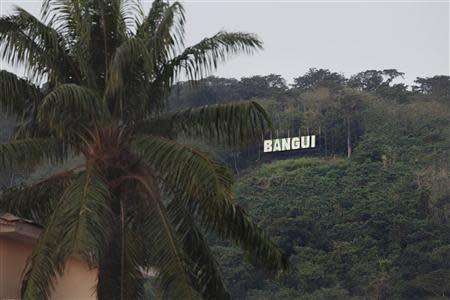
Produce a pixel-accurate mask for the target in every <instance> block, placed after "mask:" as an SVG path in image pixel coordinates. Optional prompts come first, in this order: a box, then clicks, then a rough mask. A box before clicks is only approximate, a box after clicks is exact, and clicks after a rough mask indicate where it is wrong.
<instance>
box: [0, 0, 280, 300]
mask: <svg viewBox="0 0 450 300" xmlns="http://www.w3.org/2000/svg"><path fill="white" fill-rule="evenodd" d="M184 22H185V19H184V15H183V7H182V5H181V4H180V3H178V2H175V3H172V4H170V3H167V2H166V1H160V0H156V1H154V2H153V4H152V7H151V9H150V11H149V12H148V14H146V15H145V14H144V13H142V9H141V6H140V4H139V3H138V2H136V0H46V1H44V3H43V6H42V17H41V19H38V18H36V17H34V16H32V15H31V14H30V13H28V12H27V11H25V10H23V9H21V8H18V7H17V8H15V12H14V13H13V14H11V15H9V16H4V17H1V18H0V44H1V46H2V47H1V56H2V58H3V60H4V61H6V62H8V63H10V64H12V65H18V66H21V67H23V68H25V70H26V72H27V79H22V78H18V77H17V76H16V75H14V74H12V73H9V72H7V71H1V72H0V108H1V109H2V110H4V111H5V112H6V113H7V114H9V115H14V116H16V117H17V120H18V125H17V128H16V129H15V132H14V135H13V138H12V140H11V142H10V143H7V144H1V145H0V163H1V164H2V165H3V166H24V167H32V166H36V165H37V164H39V163H42V162H46V161H47V162H52V163H62V162H65V161H67V160H69V159H71V158H73V157H81V158H82V162H83V163H82V164H81V165H79V166H77V167H75V168H72V169H69V170H65V171H64V172H62V173H59V174H55V175H53V176H51V177H49V178H46V179H44V180H42V181H40V182H35V183H33V184H30V185H26V186H20V187H15V188H12V189H9V190H6V191H4V192H3V194H2V195H1V201H0V211H8V212H11V213H14V214H16V215H19V216H22V217H26V218H30V219H32V220H34V221H35V222H37V223H39V224H42V225H43V226H44V228H45V230H44V231H43V233H42V235H41V236H40V239H39V241H38V243H37V245H36V246H35V248H34V251H33V253H32V254H31V256H30V258H29V260H28V264H27V268H26V271H25V272H24V277H23V284H22V289H21V296H22V298H23V299H45V298H48V297H49V296H50V295H51V291H52V288H53V282H54V280H53V279H54V278H55V277H56V276H57V275H58V274H59V275H61V274H62V273H63V271H64V266H65V261H66V260H67V258H68V257H69V256H72V255H77V256H78V257H82V258H83V259H84V260H85V261H86V262H88V263H89V264H90V266H92V267H97V268H98V284H97V297H98V298H99V299H139V298H142V297H144V276H143V274H144V273H145V272H147V271H148V270H150V269H151V270H154V271H156V272H157V274H158V282H157V286H158V287H159V292H160V293H161V296H162V298H165V299H167V298H169V299H201V298H204V299H227V298H229V294H228V292H227V291H226V289H225V287H224V285H223V283H222V279H221V275H220V272H219V270H218V267H217V262H216V261H215V259H214V257H213V256H212V255H211V252H210V250H209V248H208V245H207V243H206V241H205V237H204V235H203V230H205V229H206V230H212V231H214V232H216V233H217V234H218V235H219V236H221V237H222V238H226V239H230V240H232V241H234V242H235V243H237V244H238V245H239V246H240V247H242V248H243V250H244V251H245V252H246V253H247V254H248V255H249V257H250V258H251V261H252V262H253V263H255V264H256V265H257V266H262V267H263V268H265V269H266V270H267V271H269V272H272V273H274V274H278V273H279V272H280V271H283V270H285V269H286V267H287V260H286V258H285V256H284V255H283V253H281V252H280V251H279V250H278V248H277V247H276V246H275V245H274V244H273V243H272V242H271V241H270V240H269V239H268V237H267V236H266V235H265V234H264V233H263V231H262V230H261V229H260V228H258V227H257V226H256V225H255V224H254V223H252V221H251V220H250V219H249V217H248V215H247V214H246V212H245V211H244V210H243V209H242V208H241V207H240V206H238V205H237V204H236V203H234V202H233V192H232V185H233V176H232V174H231V173H230V171H229V170H228V169H227V167H225V166H224V165H223V164H221V163H220V162H218V161H216V160H214V159H213V158H212V157H210V156H209V155H208V154H207V153H205V152H203V151H201V150H199V149H196V148H195V147H194V146H192V145H189V144H182V143H180V142H179V140H180V139H179V137H180V136H183V137H189V138H193V139H206V140H209V141H213V142H215V143H218V144H223V145H227V146H230V147H236V146H239V145H242V144H244V143H247V142H249V141H251V140H252V139H253V138H254V137H256V136H260V134H261V133H262V132H263V131H264V130H265V128H266V127H267V126H268V125H269V124H268V118H267V115H266V114H265V112H264V110H263V109H262V108H261V107H260V106H259V105H258V104H256V103H254V102H240V103H232V104H226V105H216V106H208V107H202V108H198V109H189V110H185V111H179V112H176V113H170V112H168V111H167V109H165V107H166V102H167V100H166V99H167V95H168V93H169V92H170V89H171V87H172V86H173V84H174V82H175V81H176V80H177V78H179V76H180V75H181V74H184V76H187V78H189V79H190V80H192V81H193V82H195V80H198V79H200V78H202V77H204V76H205V75H207V74H209V73H210V72H211V71H213V70H215V69H216V67H217V66H218V64H220V63H222V62H224V61H225V60H227V59H228V58H229V57H231V56H232V55H234V54H239V53H252V52H254V51H256V50H258V49H259V48H261V42H260V41H259V40H258V39H257V38H256V37H255V36H254V35H252V34H248V33H241V32H238V33H228V32H219V33H217V34H216V35H214V36H212V37H210V38H205V39H203V40H202V41H200V42H199V43H198V44H196V45H194V46H191V47H187V48H184V46H183V35H184V31H183V26H184ZM177 138H178V139H177Z"/></svg>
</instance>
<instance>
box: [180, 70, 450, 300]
mask: <svg viewBox="0 0 450 300" xmlns="http://www.w3.org/2000/svg"><path fill="white" fill-rule="evenodd" d="M401 75H402V74H401V73H400V72H398V71H396V70H384V71H375V70H369V71H365V72H361V73H359V74H356V75H355V76H352V77H351V78H345V77H343V76H342V75H340V74H338V73H333V72H330V71H328V70H316V69H311V70H310V71H309V72H308V73H307V74H305V75H303V76H300V77H298V78H296V79H295V81H294V84H293V85H292V86H288V85H287V84H286V83H285V81H284V80H283V78H281V77H280V76H277V75H269V76H255V77H252V78H242V79H241V80H235V79H223V78H214V77H212V78H208V79H206V80H204V81H202V82H200V83H199V84H198V85H197V87H196V88H195V89H192V88H190V85H189V83H183V84H179V85H178V87H177V90H176V93H174V94H172V98H173V99H172V103H174V105H173V107H178V108H179V107H183V108H188V107H192V106H197V105H205V104H214V103H222V102H227V101H230V100H231V101H241V100H254V101H257V102H258V103H260V104H261V105H262V106H263V107H264V108H265V109H266V110H267V112H268V113H269V114H270V116H271V118H272V120H273V130H272V132H268V133H267V135H266V138H267V137H269V136H270V135H271V134H272V136H275V135H277V134H278V135H279V136H280V137H285V136H288V135H290V136H293V135H295V134H298V130H299V129H300V130H301V132H303V133H304V132H306V131H307V130H309V131H310V132H311V133H314V134H317V135H318V136H319V140H320V143H319V146H318V147H317V149H316V150H315V151H311V150H309V151H296V152H295V151H294V152H286V153H276V154H275V153H271V154H270V155H269V154H263V153H261V145H253V146H250V147H248V148H247V149H240V150H233V151H227V150H223V149H222V150H221V149H219V150H218V151H217V153H218V155H220V156H221V157H222V158H223V159H225V160H227V161H228V162H229V164H230V166H231V167H233V168H234V169H235V171H236V173H238V174H239V177H238V179H237V186H236V195H237V199H238V200H237V201H239V203H240V204H242V205H243V206H244V207H245V208H246V209H247V210H248V212H249V214H250V215H252V217H253V218H255V219H257V220H258V221H259V222H260V225H261V226H262V227H263V228H265V229H266V230H268V232H269V233H270V235H271V236H272V237H273V238H274V240H275V241H276V242H277V243H278V244H279V245H280V246H281V247H282V248H283V249H284V251H285V252H286V253H288V254H289V255H290V257H291V263H292V270H291V272H290V273H289V274H288V275H287V276H285V277H282V278H280V279H279V281H274V280H270V279H269V277H268V276H267V275H264V274H263V273H261V272H257V271H255V269H254V268H253V267H251V266H250V264H248V263H246V260H244V259H243V258H242V253H241V252H239V251H238V250H236V248H234V247H231V246H230V245H228V244H223V243H221V242H219V241H217V240H215V239H214V238H212V241H213V244H214V250H215V252H216V254H217V255H218V261H219V262H220V263H221V265H222V267H223V272H224V274H223V275H224V277H225V279H226V281H227V284H228V287H229V288H230V290H231V291H232V294H233V296H234V297H235V298H236V299H255V300H256V299H258V300H260V299H444V298H449V297H450V193H449V177H448V175H449V168H448V159H449V145H450V144H449V137H450V131H449V104H450V83H449V78H448V77H446V76H435V77H432V78H418V79H417V81H416V83H415V85H414V86H412V87H407V86H405V85H404V84H399V83H395V81H396V79H397V77H398V76H401ZM249 259H250V260H251V258H249Z"/></svg>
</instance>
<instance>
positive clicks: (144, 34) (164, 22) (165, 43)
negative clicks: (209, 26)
mask: <svg viewBox="0 0 450 300" xmlns="http://www.w3.org/2000/svg"><path fill="white" fill-rule="evenodd" d="M184 23H185V16H184V8H183V5H182V4H181V3H180V2H178V1H175V2H173V3H172V4H169V3H168V2H166V1H164V0H156V1H154V2H153V3H152V8H151V9H150V11H149V13H148V15H147V16H146V17H145V18H144V20H143V22H142V23H141V24H140V26H139V27H138V29H137V33H136V36H137V37H139V38H142V39H144V40H145V41H146V42H147V46H148V47H149V50H151V51H152V52H153V55H154V58H155V60H156V61H158V62H160V63H161V62H164V61H165V60H167V59H169V58H170V55H174V54H175V51H176V50H178V47H181V46H183V44H184Z"/></svg>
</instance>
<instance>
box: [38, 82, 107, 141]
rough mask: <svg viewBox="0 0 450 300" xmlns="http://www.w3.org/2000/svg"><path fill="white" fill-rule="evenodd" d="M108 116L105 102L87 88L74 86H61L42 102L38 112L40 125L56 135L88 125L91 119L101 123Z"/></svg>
mask: <svg viewBox="0 0 450 300" xmlns="http://www.w3.org/2000/svg"><path fill="white" fill-rule="evenodd" d="M108 116H109V111H108V109H107V107H106V104H105V102H104V101H103V100H102V98H100V97H99V96H98V94H97V93H96V92H95V91H94V90H91V89H89V88H86V87H83V86H79V85H76V84H62V85H59V86H58V87H56V88H55V89H54V90H53V91H52V92H50V93H49V94H48V95H47V96H45V97H44V99H43V100H42V104H41V105H40V106H39V110H38V116H37V117H38V120H39V122H40V123H41V124H44V125H46V126H48V127H49V128H52V129H54V130H56V131H57V132H58V133H60V134H61V133H62V131H68V129H70V128H72V129H74V128H73V127H74V126H75V129H76V128H78V129H79V128H80V127H79V125H80V124H84V126H86V125H88V123H89V121H90V120H92V117H93V118H94V120H95V121H101V120H102V119H106V118H107V117H108Z"/></svg>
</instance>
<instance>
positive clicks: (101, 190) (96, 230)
mask: <svg viewBox="0 0 450 300" xmlns="http://www.w3.org/2000/svg"><path fill="white" fill-rule="evenodd" d="M109 197H110V195H109V190H108V187H107V185H106V184H105V182H104V179H103V178H101V177H100V176H99V175H98V174H97V173H96V172H95V170H93V169H92V168H91V169H88V170H86V171H84V172H83V173H82V174H81V175H80V177H79V178H78V179H76V180H75V181H74V182H72V184H71V185H70V186H69V187H68V188H67V189H66V191H65V193H64V194H63V196H62V197H61V199H60V200H59V203H58V204H57V207H56V208H55V210H54V212H53V214H52V216H51V218H50V220H49V222H48V223H47V226H46V228H45V230H44V232H43V233H42V236H41V238H40V239H39V242H38V243H37V245H36V246H35V247H34V249H33V253H32V255H31V257H30V259H29V262H28V267H27V271H26V273H25V274H24V282H25V284H24V285H23V288H22V298H23V299H42V298H44V299H45V298H48V297H49V296H50V294H51V289H52V288H53V282H54V278H55V276H56V274H59V275H62V274H63V270H64V264H65V261H66V260H67V258H68V257H69V256H70V255H74V254H79V255H82V256H83V257H84V258H85V259H86V260H87V261H88V262H94V261H96V260H95V258H98V257H100V256H102V254H103V252H104V251H105V246H106V245H107V239H108V233H107V231H105V228H108V227H109V226H110V224H111V221H112V214H111V210H110V207H109V205H108V204H109V203H108V202H109ZM93 259H94V260H93Z"/></svg>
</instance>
